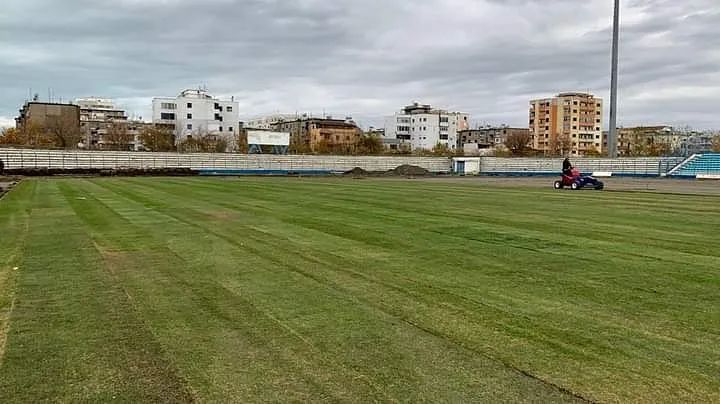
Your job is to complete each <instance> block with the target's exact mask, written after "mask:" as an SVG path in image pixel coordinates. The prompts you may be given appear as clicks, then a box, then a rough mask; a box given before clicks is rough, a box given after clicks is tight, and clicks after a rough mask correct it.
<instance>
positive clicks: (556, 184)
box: [553, 181, 563, 189]
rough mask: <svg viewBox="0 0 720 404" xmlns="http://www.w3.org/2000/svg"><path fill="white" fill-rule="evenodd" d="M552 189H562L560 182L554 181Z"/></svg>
mask: <svg viewBox="0 0 720 404" xmlns="http://www.w3.org/2000/svg"><path fill="white" fill-rule="evenodd" d="M553 187H555V189H563V183H562V181H555V184H553Z"/></svg>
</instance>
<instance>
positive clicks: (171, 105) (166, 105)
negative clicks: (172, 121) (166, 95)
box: [160, 102, 177, 109]
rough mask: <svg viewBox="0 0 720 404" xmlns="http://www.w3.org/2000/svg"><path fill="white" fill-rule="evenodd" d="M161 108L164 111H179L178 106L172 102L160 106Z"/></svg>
mask: <svg viewBox="0 0 720 404" xmlns="http://www.w3.org/2000/svg"><path fill="white" fill-rule="evenodd" d="M160 108H162V109H177V105H175V104H173V103H171V102H163V103H161V104H160Z"/></svg>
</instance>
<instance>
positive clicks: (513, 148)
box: [505, 132, 531, 156]
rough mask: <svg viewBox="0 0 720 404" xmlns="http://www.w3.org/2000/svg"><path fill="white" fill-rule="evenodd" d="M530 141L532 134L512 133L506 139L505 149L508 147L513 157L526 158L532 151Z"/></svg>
mask: <svg viewBox="0 0 720 404" xmlns="http://www.w3.org/2000/svg"><path fill="white" fill-rule="evenodd" d="M530 140H531V138H530V133H525V132H516V133H510V134H509V135H508V136H507V138H505V147H507V149H508V150H509V151H510V153H511V154H512V155H513V156H525V155H527V154H528V153H529V152H530V150H531V148H530Z"/></svg>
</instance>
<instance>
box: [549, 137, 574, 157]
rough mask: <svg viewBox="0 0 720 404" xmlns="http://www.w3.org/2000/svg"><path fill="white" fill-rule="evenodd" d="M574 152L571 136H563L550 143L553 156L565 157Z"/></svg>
mask: <svg viewBox="0 0 720 404" xmlns="http://www.w3.org/2000/svg"><path fill="white" fill-rule="evenodd" d="M571 150H572V140H570V135H568V134H562V135H558V136H557V137H554V138H553V139H552V140H551V141H550V154H551V155H553V156H565V155H567V154H568V153H570V151H571Z"/></svg>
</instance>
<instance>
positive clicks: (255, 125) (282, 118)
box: [244, 114, 307, 130]
mask: <svg viewBox="0 0 720 404" xmlns="http://www.w3.org/2000/svg"><path fill="white" fill-rule="evenodd" d="M306 117H307V116H302V117H301V116H298V115H297V114H273V115H266V116H260V117H255V118H253V119H250V120H248V121H247V122H245V124H244V127H245V128H247V129H257V130H272V128H273V125H276V124H278V123H282V122H286V121H295V120H298V119H300V118H306Z"/></svg>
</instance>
